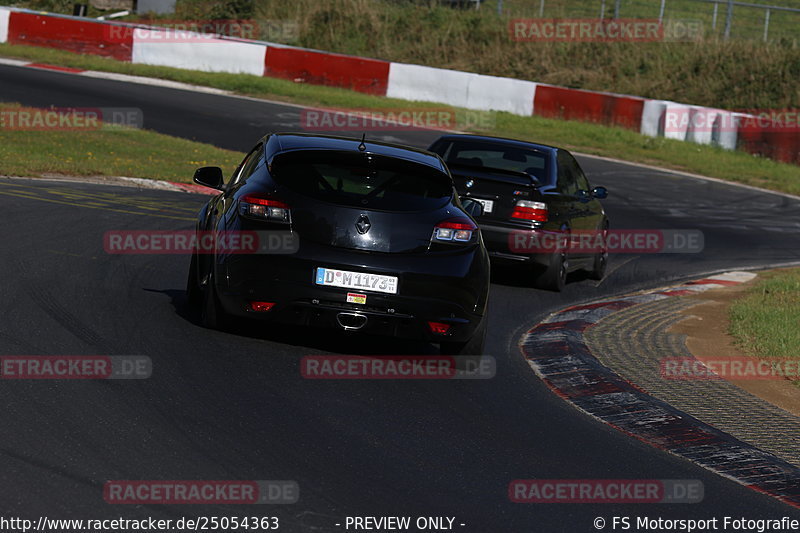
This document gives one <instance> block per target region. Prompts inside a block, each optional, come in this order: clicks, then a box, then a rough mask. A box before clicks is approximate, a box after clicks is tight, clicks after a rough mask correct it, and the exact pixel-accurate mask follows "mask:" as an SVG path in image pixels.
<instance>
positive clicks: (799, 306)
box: [728, 269, 800, 387]
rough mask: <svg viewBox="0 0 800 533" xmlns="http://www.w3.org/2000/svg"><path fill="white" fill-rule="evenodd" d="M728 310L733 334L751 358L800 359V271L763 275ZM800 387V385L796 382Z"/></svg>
mask: <svg viewBox="0 0 800 533" xmlns="http://www.w3.org/2000/svg"><path fill="white" fill-rule="evenodd" d="M760 278H761V279H759V280H758V281H757V282H756V284H755V285H754V286H753V287H752V288H750V289H749V290H748V291H747V294H746V295H745V296H743V297H742V298H739V299H738V300H736V301H735V302H734V303H733V305H731V307H730V309H729V311H728V312H729V316H730V320H731V324H730V333H731V335H733V337H734V339H735V341H736V343H737V344H738V345H739V346H740V347H741V348H742V349H743V350H744V351H745V352H747V353H748V354H750V355H753V356H756V357H760V358H764V359H768V358H779V359H800V327H798V326H800V269H781V270H774V271H771V272H765V273H763V274H761V276H760ZM795 384H796V385H797V386H798V387H800V381H795Z"/></svg>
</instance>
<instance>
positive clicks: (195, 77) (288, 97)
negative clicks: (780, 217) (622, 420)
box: [0, 44, 800, 195]
mask: <svg viewBox="0 0 800 533" xmlns="http://www.w3.org/2000/svg"><path fill="white" fill-rule="evenodd" d="M0 56H4V57H13V58H18V59H26V60H30V61H35V62H41V63H49V64H54V65H60V66H66V67H74V68H80V69H86V70H97V71H105V72H116V73H123V74H131V75H138V76H147V77H153V78H161V79H167V80H173V81H179V82H183V83H191V84H195V85H204V86H208V87H215V88H219V89H224V90H229V91H232V92H235V93H237V94H243V95H248V96H254V97H257V98H268V99H271V100H277V101H283V102H291V103H296V104H301V105H309V106H324V107H331V108H345V109H392V110H401V109H408V110H417V109H426V108H430V109H434V108H435V109H442V108H443V107H446V106H443V105H441V104H433V103H425V102H408V101H405V100H396V99H391V98H382V97H377V96H370V95H365V94H361V93H357V92H354V91H348V90H344V89H338V88H332V87H323V86H318V85H307V84H299V83H294V82H291V81H287V80H280V79H274V78H264V77H259V76H251V75H245V74H226V73H209V72H199V71H191V70H183V69H176V68H169V67H157V66H150V65H138V64H131V63H125V62H121V61H116V60H113V59H108V58H102V57H96V56H86V55H79V54H74V53H70V52H64V51H61V50H55V49H49V48H38V47H31V46H20V45H8V44H3V45H0ZM492 118H493V120H491V121H489V122H491V123H492V124H493V125H492V126H491V127H488V128H486V129H483V130H480V132H481V133H486V134H490V135H499V136H505V137H513V138H518V139H523V140H531V141H536V142H541V143H546V144H554V145H558V146H563V147H564V148H568V149H572V150H576V151H580V152H584V153H588V154H594V155H600V156H606V157H613V158H618V159H623V160H626V161H631V162H637V163H645V164H651V165H656V166H661V167H664V168H669V169H673V170H681V171H685V172H692V173H696V174H702V175H705V176H711V177H715V178H720V179H723V180H728V181H735V182H739V183H744V184H747V185H753V186H757V187H762V188H766V189H771V190H775V191H780V192H786V193H790V194H797V195H800V169H798V167H797V166H794V165H787V164H783V163H778V162H775V161H772V160H769V159H764V158H760V157H756V156H752V155H750V154H746V153H743V152H730V151H727V150H722V149H719V148H716V147H712V146H702V145H696V144H692V143H685V142H681V141H675V140H669V139H663V138H653V137H646V136H643V135H639V134H638V133H636V132H633V131H629V130H625V129H621V128H611V127H606V126H602V125H598V124H590V123H585V122H573V121H561V120H551V119H544V118H540V117H520V116H516V115H511V114H509V113H496V114H493V117H492ZM145 124H146V117H145ZM298 126H299V124H298ZM265 133H267V132H265Z"/></svg>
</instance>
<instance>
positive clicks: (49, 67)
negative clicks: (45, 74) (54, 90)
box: [25, 63, 86, 72]
mask: <svg viewBox="0 0 800 533" xmlns="http://www.w3.org/2000/svg"><path fill="white" fill-rule="evenodd" d="M25 66H26V67H31V68H42V69H45V70H57V71H58V72H86V71H85V70H83V69H80V68H72V67H59V66H57V65H46V64H44V63H28V64H27V65H25Z"/></svg>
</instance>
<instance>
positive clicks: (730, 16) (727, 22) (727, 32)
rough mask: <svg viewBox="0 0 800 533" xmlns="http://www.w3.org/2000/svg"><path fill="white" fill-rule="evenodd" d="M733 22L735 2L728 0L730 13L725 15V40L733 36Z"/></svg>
mask: <svg viewBox="0 0 800 533" xmlns="http://www.w3.org/2000/svg"><path fill="white" fill-rule="evenodd" d="M732 21H733V0H728V13H727V14H726V15H725V40H726V41H727V40H728V38H729V37H730V36H731V22H732Z"/></svg>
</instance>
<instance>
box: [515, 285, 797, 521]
mask: <svg viewBox="0 0 800 533" xmlns="http://www.w3.org/2000/svg"><path fill="white" fill-rule="evenodd" d="M753 277H755V274H753V273H750V272H728V273H725V274H720V275H716V276H710V277H708V278H703V279H699V280H695V281H691V282H688V283H685V284H683V285H679V286H674V287H669V288H662V289H657V290H653V291H649V292H646V293H642V294H635V295H631V296H624V297H619V298H614V299H608V300H602V301H599V302H593V303H589V304H582V305H576V306H573V307H568V308H566V309H563V310H561V311H559V312H557V313H554V314H552V315H550V316H549V317H548V318H547V319H546V320H545V321H544V322H542V323H540V324H538V325H537V326H535V327H533V328H532V329H530V330H529V331H528V332H527V333H526V334H525V335H523V337H522V339H521V340H520V349H521V351H522V354H523V355H524V356H525V358H526V359H527V361H528V363H529V364H530V366H531V368H532V369H533V371H534V372H535V373H536V375H537V376H539V378H541V379H542V381H544V383H545V384H546V385H547V386H548V387H549V388H550V389H551V390H552V391H553V392H554V393H555V394H557V395H558V396H560V397H561V398H563V399H565V400H567V401H568V402H570V403H571V404H572V405H574V406H575V407H577V408H578V409H580V410H581V411H583V412H585V413H587V414H589V415H591V416H592V417H594V418H596V419H598V420H601V421H602V422H604V423H606V424H609V425H610V426H612V427H614V428H616V429H618V430H620V431H622V432H623V433H626V434H628V435H630V436H632V437H635V438H637V439H639V440H641V441H642V442H645V443H647V444H650V445H651V446H655V447H657V448H659V449H662V450H666V451H668V452H671V453H673V454H675V455H678V456H680V457H684V458H686V459H689V460H691V461H693V462H695V463H697V464H699V465H701V466H703V467H705V468H707V469H709V470H712V471H713V472H716V473H718V474H720V475H722V476H725V477H727V478H729V479H731V480H734V481H736V482H738V483H741V484H743V485H745V486H747V487H749V488H752V489H754V490H757V491H759V492H763V493H766V494H769V495H771V496H773V497H775V498H777V499H779V500H781V501H783V502H785V503H787V504H789V505H792V506H794V507H799V508H800V468H798V467H796V466H794V465H792V464H790V463H788V462H786V461H783V460H781V459H779V458H777V457H775V456H774V455H771V454H769V453H766V452H764V451H762V450H759V449H758V448H755V447H753V446H751V445H749V444H747V443H744V442H742V441H740V440H737V439H735V438H734V437H732V436H730V435H728V434H727V433H723V432H722V431H719V430H717V429H715V428H714V427H712V426H710V425H708V424H706V423H704V422H701V421H700V420H697V419H696V418H694V417H691V416H689V415H687V414H686V413H683V412H681V411H679V410H678V409H675V408H674V407H672V406H670V405H669V404H667V403H665V402H663V401H661V400H659V399H657V398H654V397H652V396H650V395H649V394H647V393H646V392H644V391H643V390H641V389H640V388H639V387H637V386H636V384H634V383H631V382H629V381H627V380H626V379H624V378H622V377H620V376H619V375H617V374H616V373H614V372H613V371H612V370H610V369H609V368H607V367H605V366H603V364H602V363H600V361H598V360H597V358H595V357H594V355H592V353H591V351H590V350H589V347H588V346H587V345H586V343H585V341H584V333H585V331H586V330H587V329H589V328H591V327H592V326H594V325H595V324H597V323H598V322H599V321H600V320H602V319H603V318H605V317H606V316H608V315H610V314H613V313H616V312H617V311H620V310H622V309H627V308H629V307H633V306H636V305H639V304H642V303H646V302H653V301H656V300H662V299H665V298H670V297H673V296H681V295H687V294H696V293H700V292H703V291H707V290H709V289H715V288H721V287H725V286H729V285H736V284H739V283H743V282H745V281H749V280H751V279H752V278H753Z"/></svg>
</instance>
